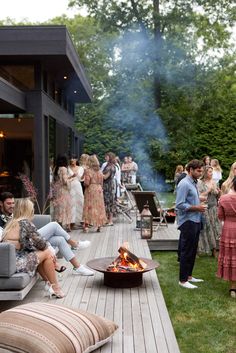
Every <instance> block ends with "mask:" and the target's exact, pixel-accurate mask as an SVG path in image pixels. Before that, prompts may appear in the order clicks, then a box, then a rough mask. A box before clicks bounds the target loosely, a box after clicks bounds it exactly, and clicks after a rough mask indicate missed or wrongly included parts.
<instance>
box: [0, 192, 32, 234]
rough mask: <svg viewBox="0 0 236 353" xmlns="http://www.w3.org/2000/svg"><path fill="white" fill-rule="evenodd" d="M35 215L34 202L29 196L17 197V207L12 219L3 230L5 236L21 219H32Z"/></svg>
mask: <svg viewBox="0 0 236 353" xmlns="http://www.w3.org/2000/svg"><path fill="white" fill-rule="evenodd" d="M33 216H34V204H33V202H32V201H31V200H30V199H29V198H22V199H15V207H14V213H13V218H12V220H11V221H10V222H9V223H7V225H6V227H5V228H4V231H3V238H5V237H6V235H7V234H8V233H9V232H10V231H11V230H12V229H14V228H16V226H17V225H18V222H19V220H21V219H28V220H31V219H32V218H33Z"/></svg>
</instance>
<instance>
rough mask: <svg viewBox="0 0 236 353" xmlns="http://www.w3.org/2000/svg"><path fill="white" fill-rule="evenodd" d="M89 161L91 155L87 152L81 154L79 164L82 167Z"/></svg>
mask: <svg viewBox="0 0 236 353" xmlns="http://www.w3.org/2000/svg"><path fill="white" fill-rule="evenodd" d="M88 161H89V155H88V154H86V153H83V154H81V156H80V159H79V165H81V166H82V167H87V166H88Z"/></svg>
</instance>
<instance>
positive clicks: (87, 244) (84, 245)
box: [78, 240, 91, 250]
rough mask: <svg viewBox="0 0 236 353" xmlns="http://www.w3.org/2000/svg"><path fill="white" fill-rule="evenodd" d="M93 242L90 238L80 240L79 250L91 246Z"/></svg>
mask: <svg viewBox="0 0 236 353" xmlns="http://www.w3.org/2000/svg"><path fill="white" fill-rule="evenodd" d="M90 244H91V242H90V241H89V240H83V241H79V244H78V250H81V249H86V248H88V247H89V246H90Z"/></svg>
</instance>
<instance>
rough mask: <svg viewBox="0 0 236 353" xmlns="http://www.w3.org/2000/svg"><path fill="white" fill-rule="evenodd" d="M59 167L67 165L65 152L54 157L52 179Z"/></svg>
mask: <svg viewBox="0 0 236 353" xmlns="http://www.w3.org/2000/svg"><path fill="white" fill-rule="evenodd" d="M60 167H66V168H67V167H68V159H67V156H66V155H65V154H63V155H62V154H59V155H58V156H57V159H56V163H55V170H54V179H55V178H56V177H57V173H58V169H59V168H60Z"/></svg>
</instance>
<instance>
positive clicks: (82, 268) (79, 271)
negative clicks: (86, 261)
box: [73, 265, 94, 276]
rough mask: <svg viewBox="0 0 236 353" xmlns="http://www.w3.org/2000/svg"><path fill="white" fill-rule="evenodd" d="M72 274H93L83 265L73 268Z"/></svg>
mask: <svg viewBox="0 0 236 353" xmlns="http://www.w3.org/2000/svg"><path fill="white" fill-rule="evenodd" d="M73 274H74V275H81V276H94V272H93V271H91V270H90V269H89V268H87V267H85V266H84V265H80V267H77V268H73Z"/></svg>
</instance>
